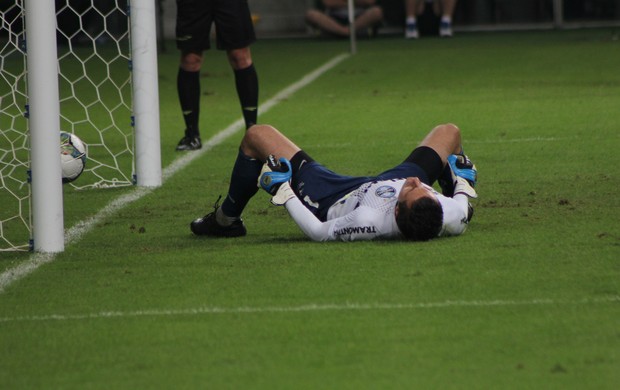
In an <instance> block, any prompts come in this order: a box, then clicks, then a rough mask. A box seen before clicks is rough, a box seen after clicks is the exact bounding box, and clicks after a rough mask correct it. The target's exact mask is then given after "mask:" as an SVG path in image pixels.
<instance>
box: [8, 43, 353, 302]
mask: <svg viewBox="0 0 620 390" xmlns="http://www.w3.org/2000/svg"><path fill="white" fill-rule="evenodd" d="M349 56H350V55H349V54H347V53H345V54H340V55H338V56H336V57H334V58H333V59H331V60H330V61H328V62H326V63H325V64H323V65H322V66H320V67H319V68H317V69H315V70H314V71H312V72H310V73H308V74H307V75H305V76H304V77H302V78H301V79H300V80H299V81H297V82H295V83H293V84H291V85H290V86H288V87H286V88H284V89H283V90H282V91H280V92H278V93H277V94H276V95H275V96H274V97H272V98H271V99H269V100H268V101H266V102H265V103H263V104H261V107H260V112H261V114H264V113H265V112H267V111H269V110H270V109H271V108H272V107H274V106H275V105H277V104H278V103H280V102H281V101H282V100H286V99H288V98H290V97H291V95H292V94H294V93H295V92H297V91H299V90H300V89H302V88H303V87H305V86H306V85H308V84H310V83H312V82H313V81H314V80H316V79H317V78H318V77H320V76H321V75H322V74H324V73H325V72H327V71H329V70H330V69H332V68H333V67H335V66H336V65H338V64H339V63H341V62H342V61H344V60H345V59H347V58H348V57H349ZM243 123H244V122H243V120H242V119H239V120H237V121H235V122H233V123H232V124H231V125H230V126H228V127H227V128H225V129H224V130H222V131H220V132H218V133H217V134H216V135H214V136H213V137H212V138H211V139H209V140H208V141H207V142H206V143H205V144H204V145H203V148H202V149H201V150H199V151H196V152H188V153H185V154H184V155H182V156H181V157H178V158H176V159H175V160H174V161H173V162H172V163H171V164H170V165H169V166H168V167H166V168H165V169H164V170H163V171H162V179H163V181H164V182H165V181H166V180H167V179H169V178H170V177H172V176H173V175H174V174H176V173H177V172H178V171H180V170H181V169H183V168H185V167H186V166H187V165H188V164H189V163H191V162H192V161H194V160H195V159H197V158H198V157H200V156H202V155H203V154H204V153H206V152H208V151H209V150H211V149H213V147H215V146H217V145H219V144H220V143H222V142H223V141H224V140H226V139H227V138H228V137H230V136H231V135H233V134H235V133H236V132H237V131H239V130H241V129H242V128H243V127H244V126H243ZM153 190H155V188H153V187H136V188H135V189H134V190H133V191H131V193H129V194H126V195H123V196H120V197H118V198H116V199H114V200H112V201H111V202H110V203H109V204H108V205H107V206H105V207H104V208H103V209H101V210H100V211H99V212H98V213H97V214H95V215H94V216H92V217H90V218H87V219H85V220H83V221H80V222H78V223H77V224H75V225H74V226H73V227H71V228H70V229H68V230H67V231H66V232H65V244H66V245H71V244H74V243H76V242H78V241H79V240H80V239H81V238H82V236H83V235H84V234H86V233H88V232H90V231H91V230H92V229H93V228H94V227H95V225H96V224H97V223H100V222H101V221H102V220H104V219H106V218H108V217H109V216H111V215H112V214H114V213H116V212H118V211H119V210H120V209H122V208H124V207H125V206H127V205H129V204H130V203H132V202H134V201H136V200H138V199H141V198H142V197H144V196H145V195H148V194H150V193H151V192H152V191H153ZM55 257H56V256H55V254H54V253H35V254H33V255H31V256H30V257H29V258H28V260H26V261H24V262H23V263H20V264H18V265H16V266H15V267H12V268H9V269H7V270H6V271H4V272H3V273H2V274H1V275H0V293H2V292H4V290H5V289H6V288H7V287H8V286H10V285H11V284H12V283H13V282H15V281H17V280H19V279H21V278H23V277H25V276H27V275H29V274H30V273H32V272H34V271H35V270H36V269H37V268H39V267H40V266H42V265H43V264H46V263H49V262H51V261H53V260H54V258H55Z"/></svg>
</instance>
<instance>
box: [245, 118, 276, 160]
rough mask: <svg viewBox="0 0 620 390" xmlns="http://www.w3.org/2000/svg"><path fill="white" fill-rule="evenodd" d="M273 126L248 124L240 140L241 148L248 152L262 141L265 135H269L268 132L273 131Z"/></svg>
mask: <svg viewBox="0 0 620 390" xmlns="http://www.w3.org/2000/svg"><path fill="white" fill-rule="evenodd" d="M274 130H275V129H274V128H273V127H272V126H269V125H253V126H250V128H248V129H247V130H246V132H245V135H244V136H243V140H242V141H241V149H242V150H244V151H246V152H248V154H249V151H250V150H253V149H255V148H256V146H257V145H260V144H261V143H262V140H263V139H264V138H265V137H269V134H271V133H273V132H274Z"/></svg>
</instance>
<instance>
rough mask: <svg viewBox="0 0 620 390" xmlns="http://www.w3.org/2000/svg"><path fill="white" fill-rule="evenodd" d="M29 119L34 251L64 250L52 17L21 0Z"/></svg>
mask: <svg viewBox="0 0 620 390" xmlns="http://www.w3.org/2000/svg"><path fill="white" fill-rule="evenodd" d="M24 10H25V15H26V32H27V36H28V42H27V45H28V46H27V49H26V50H27V52H28V55H27V61H26V64H27V68H28V77H27V79H28V106H29V110H28V121H29V127H30V170H31V188H32V221H33V226H32V238H33V243H34V250H35V251H40V252H62V251H63V250H64V219H63V197H62V174H61V167H60V158H59V151H58V134H59V133H60V104H59V94H58V72H57V66H56V63H57V58H58V54H57V51H56V17H55V15H56V13H55V10H54V3H53V2H50V1H44V2H41V1H37V0H25V7H24Z"/></svg>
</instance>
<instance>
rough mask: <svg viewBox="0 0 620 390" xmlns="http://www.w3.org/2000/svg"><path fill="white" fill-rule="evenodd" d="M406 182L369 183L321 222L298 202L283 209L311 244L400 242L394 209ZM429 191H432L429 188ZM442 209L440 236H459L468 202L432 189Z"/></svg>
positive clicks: (336, 207)
mask: <svg viewBox="0 0 620 390" xmlns="http://www.w3.org/2000/svg"><path fill="white" fill-rule="evenodd" d="M404 183H405V179H393V180H381V181H373V182H368V183H365V184H363V185H361V186H360V187H359V188H357V189H355V190H353V191H351V192H350V193H348V194H347V195H346V196H344V197H342V198H341V199H340V200H338V201H337V202H336V203H334V204H333V205H332V206H331V207H330V208H329V210H328V212H327V221H325V222H321V221H320V220H318V219H317V218H316V217H315V216H314V214H312V213H311V212H310V210H308V209H307V208H306V207H305V206H304V205H303V204H302V203H301V201H300V200H299V199H297V198H293V199H291V200H289V201H288V202H287V203H286V204H285V207H286V209H287V210H288V212H289V213H290V214H291V216H292V217H293V219H294V220H295V222H296V223H297V225H299V227H300V228H301V230H302V231H303V232H304V233H305V234H306V235H307V236H308V237H310V238H311V239H312V240H314V241H333V240H341V241H354V240H373V239H396V238H402V233H401V232H400V230H399V229H398V225H397V224H396V216H395V214H394V209H395V207H396V204H397V202H398V194H399V193H400V190H401V188H402V186H403V184H404ZM429 188H431V187H429ZM431 190H432V191H433V193H434V195H435V196H436V197H437V199H438V200H439V203H440V204H441V206H442V208H443V226H442V229H441V232H440V234H439V235H440V236H442V235H457V234H461V233H462V232H464V231H465V229H466V228H467V212H468V209H467V207H468V198H467V197H466V196H465V195H456V196H455V197H454V198H448V197H445V196H443V195H441V194H440V193H438V192H437V191H435V190H434V189H432V188H431Z"/></svg>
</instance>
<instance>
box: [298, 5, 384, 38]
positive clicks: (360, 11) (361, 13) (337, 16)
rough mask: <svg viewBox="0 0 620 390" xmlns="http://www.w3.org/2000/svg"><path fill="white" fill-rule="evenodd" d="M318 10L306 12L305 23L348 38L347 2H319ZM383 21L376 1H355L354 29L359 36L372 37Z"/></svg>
mask: <svg viewBox="0 0 620 390" xmlns="http://www.w3.org/2000/svg"><path fill="white" fill-rule="evenodd" d="M321 4H322V7H320V9H309V10H308V11H307V12H306V23H308V24H309V25H310V26H311V27H313V28H317V29H319V30H320V31H321V32H324V33H327V34H329V35H335V36H339V37H348V36H349V34H350V28H349V16H348V15H349V13H348V6H347V0H321ZM382 21H383V9H382V8H381V7H380V6H379V5H377V1H376V0H355V21H354V28H355V31H356V34H357V35H359V36H373V35H375V34H376V32H377V29H378V27H379V25H380V24H381V23H382Z"/></svg>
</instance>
